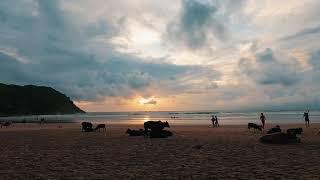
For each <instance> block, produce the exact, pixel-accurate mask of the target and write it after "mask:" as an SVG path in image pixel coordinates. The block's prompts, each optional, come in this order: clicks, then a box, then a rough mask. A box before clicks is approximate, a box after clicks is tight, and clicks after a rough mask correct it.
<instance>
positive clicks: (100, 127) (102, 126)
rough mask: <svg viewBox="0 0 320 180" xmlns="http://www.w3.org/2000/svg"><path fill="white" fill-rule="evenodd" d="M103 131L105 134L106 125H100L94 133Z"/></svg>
mask: <svg viewBox="0 0 320 180" xmlns="http://www.w3.org/2000/svg"><path fill="white" fill-rule="evenodd" d="M100 129H102V130H103V131H104V132H105V131H106V125H105V124H98V125H97V127H96V128H94V131H97V130H99V132H100Z"/></svg>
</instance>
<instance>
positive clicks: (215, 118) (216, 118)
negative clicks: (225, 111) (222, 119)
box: [211, 115, 219, 127]
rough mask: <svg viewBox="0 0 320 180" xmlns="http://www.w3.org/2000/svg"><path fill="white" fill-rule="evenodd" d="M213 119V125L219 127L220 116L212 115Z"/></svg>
mask: <svg viewBox="0 0 320 180" xmlns="http://www.w3.org/2000/svg"><path fill="white" fill-rule="evenodd" d="M211 121H212V127H219V122H218V117H217V116H215V115H212V117H211Z"/></svg>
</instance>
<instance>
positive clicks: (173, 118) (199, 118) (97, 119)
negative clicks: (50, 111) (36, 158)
mask: <svg viewBox="0 0 320 180" xmlns="http://www.w3.org/2000/svg"><path fill="white" fill-rule="evenodd" d="M260 113H261V112H214V111H141V112H87V113H85V114H72V115H32V116H11V117H1V118H0V121H17V122H19V121H26V122H37V121H40V119H42V118H43V119H45V121H46V122H59V123H63V122H83V121H89V122H92V123H106V124H143V123H144V122H145V121H158V120H161V121H168V122H169V124H173V125H211V116H212V115H215V116H217V117H218V120H219V124H220V125H244V124H247V123H249V122H252V123H258V124H260V120H259V117H260ZM263 113H264V114H265V116H266V123H272V124H300V123H302V124H303V123H304V118H303V111H270V112H263ZM309 117H310V123H320V111H310V112H309Z"/></svg>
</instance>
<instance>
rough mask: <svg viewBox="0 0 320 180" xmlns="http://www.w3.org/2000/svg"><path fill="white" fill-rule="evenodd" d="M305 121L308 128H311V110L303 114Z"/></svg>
mask: <svg viewBox="0 0 320 180" xmlns="http://www.w3.org/2000/svg"><path fill="white" fill-rule="evenodd" d="M303 117H304V121H305V122H306V127H309V126H310V125H309V121H310V120H309V110H308V111H305V112H304V113H303Z"/></svg>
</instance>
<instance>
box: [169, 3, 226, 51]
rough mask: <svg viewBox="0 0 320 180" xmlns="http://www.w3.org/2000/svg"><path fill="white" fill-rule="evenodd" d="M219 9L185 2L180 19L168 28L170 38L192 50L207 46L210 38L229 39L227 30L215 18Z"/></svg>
mask: <svg viewBox="0 0 320 180" xmlns="http://www.w3.org/2000/svg"><path fill="white" fill-rule="evenodd" d="M216 12H217V8H216V7H215V6H213V5H210V4H206V3H201V2H199V1H197V0H184V1H183V6H182V12H181V15H180V19H179V20H178V21H177V22H173V23H170V24H169V25H168V26H167V31H168V34H169V38H170V39H172V40H173V41H176V40H178V41H182V42H183V43H186V45H187V46H188V47H190V48H200V47H202V46H205V45H207V43H208V41H210V36H213V37H215V38H216V39H218V40H226V39H227V36H228V35H227V30H226V28H225V26H224V25H223V23H222V22H220V21H219V20H218V18H217V17H215V15H216Z"/></svg>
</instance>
